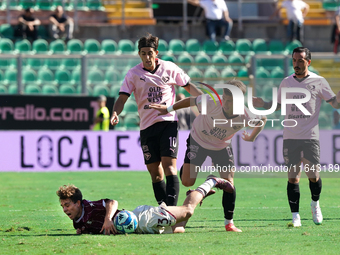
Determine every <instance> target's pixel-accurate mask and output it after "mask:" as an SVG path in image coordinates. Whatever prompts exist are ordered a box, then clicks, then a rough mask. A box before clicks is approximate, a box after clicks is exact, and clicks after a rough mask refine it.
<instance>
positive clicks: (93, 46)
mask: <svg viewBox="0 0 340 255" xmlns="http://www.w3.org/2000/svg"><path fill="white" fill-rule="evenodd" d="M84 52H85V53H90V54H100V53H101V45H100V43H99V42H98V41H97V40H96V39H86V41H85V43H84Z"/></svg>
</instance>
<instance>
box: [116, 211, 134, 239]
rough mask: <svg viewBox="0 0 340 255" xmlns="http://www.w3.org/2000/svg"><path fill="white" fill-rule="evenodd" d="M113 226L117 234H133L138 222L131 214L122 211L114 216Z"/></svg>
mask: <svg viewBox="0 0 340 255" xmlns="http://www.w3.org/2000/svg"><path fill="white" fill-rule="evenodd" d="M113 224H114V226H115V228H116V230H117V231H118V233H120V234H125V233H133V232H135V230H136V228H137V225H138V222H137V217H136V215H135V214H134V213H133V212H130V211H126V210H123V211H120V212H119V213H118V214H117V215H116V217H115V218H114V220H113Z"/></svg>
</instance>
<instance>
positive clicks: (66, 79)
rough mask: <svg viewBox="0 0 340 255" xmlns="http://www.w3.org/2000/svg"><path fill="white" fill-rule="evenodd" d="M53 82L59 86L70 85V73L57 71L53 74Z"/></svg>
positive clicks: (61, 70)
mask: <svg viewBox="0 0 340 255" xmlns="http://www.w3.org/2000/svg"><path fill="white" fill-rule="evenodd" d="M55 81H56V82H57V83H58V84H59V85H62V84H70V83H72V82H71V81H72V79H71V73H70V72H69V71H68V70H65V69H59V70H57V71H56V72H55Z"/></svg>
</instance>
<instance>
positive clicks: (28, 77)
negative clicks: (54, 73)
mask: <svg viewBox="0 0 340 255" xmlns="http://www.w3.org/2000/svg"><path fill="white" fill-rule="evenodd" d="M36 81H37V73H36V72H35V71H34V70H33V69H31V68H24V69H23V70H22V82H23V83H24V84H28V83H31V84H33V83H36Z"/></svg>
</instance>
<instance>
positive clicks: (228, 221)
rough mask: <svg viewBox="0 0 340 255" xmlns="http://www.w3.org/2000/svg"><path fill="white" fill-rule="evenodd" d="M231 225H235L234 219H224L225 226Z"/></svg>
mask: <svg viewBox="0 0 340 255" xmlns="http://www.w3.org/2000/svg"><path fill="white" fill-rule="evenodd" d="M229 223H232V224H234V220H233V219H231V220H227V219H224V225H228V224H229Z"/></svg>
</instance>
